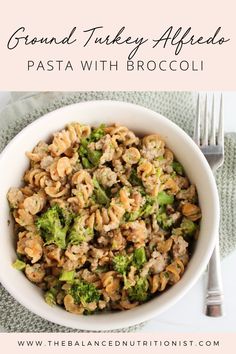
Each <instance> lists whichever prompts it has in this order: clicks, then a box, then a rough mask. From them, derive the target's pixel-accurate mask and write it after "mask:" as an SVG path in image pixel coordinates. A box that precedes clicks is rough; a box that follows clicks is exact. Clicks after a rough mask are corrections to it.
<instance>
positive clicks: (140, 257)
mask: <svg viewBox="0 0 236 354" xmlns="http://www.w3.org/2000/svg"><path fill="white" fill-rule="evenodd" d="M146 260H147V258H146V253H145V249H144V247H141V248H136V249H135V250H134V256H133V263H134V266H135V267H136V268H140V267H141V266H142V265H143V264H144V263H145V262H146Z"/></svg>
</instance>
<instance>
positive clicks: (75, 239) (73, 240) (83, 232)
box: [67, 216, 93, 245]
mask: <svg viewBox="0 0 236 354" xmlns="http://www.w3.org/2000/svg"><path fill="white" fill-rule="evenodd" d="M91 238H93V230H92V229H91V228H89V227H87V228H85V227H84V226H82V223H81V217H80V216H77V217H76V218H75V219H74V223H73V225H72V227H71V228H70V230H69V233H68V236H67V243H68V244H70V245H79V244H80V243H82V242H83V241H89V240H91Z"/></svg>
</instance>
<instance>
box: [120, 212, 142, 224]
mask: <svg viewBox="0 0 236 354" xmlns="http://www.w3.org/2000/svg"><path fill="white" fill-rule="evenodd" d="M141 212H142V211H141V210H135V211H132V212H131V213H128V212H126V213H125V215H124V220H125V221H126V222H127V221H135V220H137V219H138V218H139V217H140V216H141Z"/></svg>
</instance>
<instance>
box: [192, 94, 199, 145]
mask: <svg viewBox="0 0 236 354" xmlns="http://www.w3.org/2000/svg"><path fill="white" fill-rule="evenodd" d="M193 140H194V141H195V143H196V144H197V145H200V94H198V97H197V115H196V119H195V125H194V132H193Z"/></svg>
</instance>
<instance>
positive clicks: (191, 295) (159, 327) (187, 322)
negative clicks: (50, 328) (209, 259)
mask: <svg viewBox="0 0 236 354" xmlns="http://www.w3.org/2000/svg"><path fill="white" fill-rule="evenodd" d="M218 97H219V95H217V98H218ZM10 101H11V94H10V93H9V92H0V110H1V109H2V108H3V107H4V106H5V105H6V104H7V103H9V102H10ZM224 109H225V110H224V112H225V131H226V132H232V131H234V132H236V92H225V93H224ZM235 187H236V186H235ZM235 267H236V251H235V252H233V253H232V254H231V255H229V256H228V257H227V258H226V259H224V260H223V261H222V275H223V284H224V294H225V298H224V305H225V315H224V316H223V317H220V318H209V317H206V316H205V315H204V312H203V309H204V294H205V285H206V284H205V283H206V275H203V276H202V277H201V279H200V280H199V281H198V282H197V284H195V286H194V287H193V288H192V289H191V290H190V291H189V292H188V293H187V294H186V295H185V296H184V297H183V298H182V299H181V300H180V301H179V302H178V303H177V304H176V305H174V306H172V307H171V308H170V309H169V310H168V311H166V312H165V313H163V314H162V315H160V316H158V317H156V318H154V319H153V320H151V321H149V322H148V323H147V324H146V325H145V327H144V328H143V329H142V332H151V331H153V332H156V331H166V332H207V331H209V332H210V331H212V332H214V331H215V332H233V331H234V332H235V330H236V301H235V294H236V281H235V276H234V274H235ZM232 273H233V274H232ZM0 332H4V329H3V328H1V327H0Z"/></svg>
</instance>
